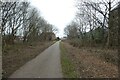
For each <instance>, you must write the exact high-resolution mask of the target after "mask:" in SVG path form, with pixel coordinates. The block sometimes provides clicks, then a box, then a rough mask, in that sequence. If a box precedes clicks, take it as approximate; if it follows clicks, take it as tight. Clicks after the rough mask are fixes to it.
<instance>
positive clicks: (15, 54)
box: [2, 41, 54, 78]
mask: <svg viewBox="0 0 120 80" xmlns="http://www.w3.org/2000/svg"><path fill="white" fill-rule="evenodd" d="M53 43H54V42H52V41H51V42H36V43H31V44H29V45H28V44H27V45H23V44H15V45H8V46H7V47H6V49H5V50H4V51H3V55H2V59H3V64H2V68H3V78H7V77H9V76H10V75H11V74H12V73H13V72H14V71H16V70H17V69H18V68H20V67H21V66H22V65H24V64H25V63H26V62H28V61H29V60H31V59H33V58H35V57H36V56H37V55H38V54H40V53H41V52H42V51H43V50H45V49H46V48H47V47H49V46H50V45H51V44H53Z"/></svg>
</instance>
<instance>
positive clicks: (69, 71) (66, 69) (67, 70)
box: [60, 42, 77, 78]
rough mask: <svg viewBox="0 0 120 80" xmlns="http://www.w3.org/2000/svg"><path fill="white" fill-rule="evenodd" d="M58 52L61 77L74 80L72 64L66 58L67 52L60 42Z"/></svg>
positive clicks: (74, 74)
mask: <svg viewBox="0 0 120 80" xmlns="http://www.w3.org/2000/svg"><path fill="white" fill-rule="evenodd" d="M60 50H61V64H62V72H63V76H64V77H65V78H76V77H77V73H76V71H75V67H74V64H73V63H72V61H71V60H70V58H69V57H68V55H67V50H66V49H65V47H64V44H63V43H62V42H60Z"/></svg>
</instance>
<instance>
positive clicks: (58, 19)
mask: <svg viewBox="0 0 120 80" xmlns="http://www.w3.org/2000/svg"><path fill="white" fill-rule="evenodd" d="M30 1H31V3H32V5H33V6H35V7H37V8H38V9H39V10H40V11H41V15H42V16H43V17H44V18H45V19H46V20H47V21H48V22H49V23H51V24H53V25H55V26H56V27H58V29H59V30H60V31H59V34H57V35H58V36H63V33H64V32H63V29H64V27H65V26H66V25H67V24H68V23H69V22H70V21H71V20H72V19H73V18H74V16H75V6H74V0H30Z"/></svg>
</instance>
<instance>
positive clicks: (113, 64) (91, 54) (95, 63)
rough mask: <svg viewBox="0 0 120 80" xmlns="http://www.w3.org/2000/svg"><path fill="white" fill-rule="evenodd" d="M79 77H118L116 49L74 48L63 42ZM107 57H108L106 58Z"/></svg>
mask: <svg viewBox="0 0 120 80" xmlns="http://www.w3.org/2000/svg"><path fill="white" fill-rule="evenodd" d="M63 44H64V46H65V48H66V50H67V52H68V53H67V55H68V57H69V58H70V59H72V62H73V63H74V65H75V67H76V72H77V73H78V76H77V77H79V78H118V66H117V58H118V57H117V51H116V50H106V49H105V50H104V49H97V48H76V47H73V46H72V45H70V44H68V43H66V42H63ZM106 57H108V58H106ZM111 57H112V58H113V59H112V60H109V59H110V58H111Z"/></svg>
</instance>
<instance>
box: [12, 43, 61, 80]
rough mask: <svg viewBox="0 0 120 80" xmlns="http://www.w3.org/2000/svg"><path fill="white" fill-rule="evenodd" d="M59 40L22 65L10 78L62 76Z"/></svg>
mask: <svg viewBox="0 0 120 80" xmlns="http://www.w3.org/2000/svg"><path fill="white" fill-rule="evenodd" d="M59 42H60V41H58V42H56V43H55V44H53V45H52V46H50V47H49V48H47V49H46V50H45V51H43V52H42V53H41V54H40V55H38V56H37V57H36V58H34V59H33V60H31V61H29V62H28V63H26V64H25V65H23V66H22V67H21V68H20V69H18V70H17V71H15V72H14V73H13V74H12V75H11V76H10V78H62V77H63V76H62V69H61V62H60V48H59Z"/></svg>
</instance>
